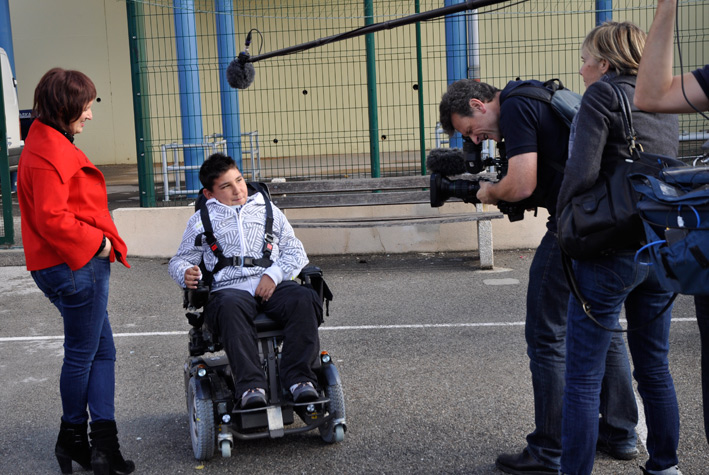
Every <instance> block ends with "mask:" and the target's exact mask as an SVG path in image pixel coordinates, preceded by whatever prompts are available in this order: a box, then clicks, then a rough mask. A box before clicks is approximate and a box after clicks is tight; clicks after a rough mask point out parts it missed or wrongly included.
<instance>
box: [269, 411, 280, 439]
mask: <svg viewBox="0 0 709 475" xmlns="http://www.w3.org/2000/svg"><path fill="white" fill-rule="evenodd" d="M266 416H267V417H268V432H269V433H270V435H271V438H272V439H275V438H277V437H283V434H284V432H283V412H282V411H281V406H268V407H267V408H266Z"/></svg>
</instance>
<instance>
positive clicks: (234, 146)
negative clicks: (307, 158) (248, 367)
mask: <svg viewBox="0 0 709 475" xmlns="http://www.w3.org/2000/svg"><path fill="white" fill-rule="evenodd" d="M215 11H216V23H217V51H218V54H219V85H220V91H221V93H220V99H221V105H222V135H223V136H224V140H226V150H227V154H228V155H229V156H230V157H232V158H233V159H234V160H235V161H236V165H237V166H238V167H239V170H241V172H242V173H244V169H243V167H242V158H241V122H240V118H239V94H238V92H237V90H236V89H233V88H232V87H231V86H230V85H229V82H228V81H227V78H226V70H227V67H229V63H231V61H232V60H233V59H234V58H235V57H236V46H235V44H234V4H233V2H232V0H215ZM251 179H252V180H253V179H255V177H251Z"/></svg>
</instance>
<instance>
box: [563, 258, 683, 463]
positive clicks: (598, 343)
mask: <svg viewBox="0 0 709 475" xmlns="http://www.w3.org/2000/svg"><path fill="white" fill-rule="evenodd" d="M574 273H575V275H576V280H577V282H578V285H579V289H580V291H581V294H582V295H583V296H584V297H585V298H586V299H587V300H588V302H589V304H590V308H591V312H592V314H593V316H594V317H595V318H596V319H597V320H598V321H599V322H600V323H601V324H603V325H604V326H606V327H609V328H620V324H619V314H620V311H621V307H623V305H625V313H626V318H627V320H628V326H629V327H631V328H633V327H640V328H638V329H637V330H634V331H630V332H628V333H627V338H628V347H629V348H630V354H631V356H632V358H633V364H634V371H633V375H634V377H635V380H636V381H637V383H638V392H639V393H640V396H641V397H642V401H643V407H644V409H645V420H646V423H647V428H648V437H647V450H648V453H649V456H650V458H649V460H648V462H647V463H646V465H645V468H646V469H647V470H649V471H651V473H658V474H674V473H677V468H676V465H677V462H678V460H677V444H678V441H679V409H678V406H677V397H676V395H675V389H674V383H673V381H672V376H671V375H670V370H669V363H668V358H667V355H668V351H669V332H670V318H671V308H670V309H669V310H667V311H665V312H664V313H663V314H662V315H661V316H660V317H659V318H657V319H655V320H652V321H651V319H652V318H653V317H654V316H656V315H658V314H659V313H660V311H661V310H662V309H663V307H664V306H665V305H666V304H667V302H668V301H669V300H670V298H671V296H672V294H671V293H670V292H668V291H666V290H664V289H663V288H662V287H661V286H660V284H659V282H658V281H657V278H656V277H655V274H654V271H653V269H652V267H650V266H646V265H642V263H636V262H635V261H634V253H632V252H622V253H617V254H615V255H613V256H610V257H601V258H597V259H593V260H589V261H574ZM642 325H644V326H642ZM612 337H613V333H612V332H610V331H608V330H604V329H602V328H600V327H599V326H597V325H596V324H595V323H594V322H592V321H591V319H590V318H588V316H587V315H586V314H585V313H584V311H583V309H582V308H581V306H580V304H579V302H578V301H577V300H576V299H575V298H574V297H571V298H570V299H569V314H568V331H567V336H566V388H565V391H564V409H563V422H562V447H563V452H562V455H561V471H562V472H563V473H565V474H573V475H577V474H590V473H591V471H592V469H593V461H594V456H595V454H596V441H597V437H598V410H599V406H600V392H601V381H602V379H603V376H604V374H605V372H606V354H607V353H608V351H609V348H610V346H611V339H612Z"/></svg>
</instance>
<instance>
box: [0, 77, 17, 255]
mask: <svg viewBox="0 0 709 475" xmlns="http://www.w3.org/2000/svg"><path fill="white" fill-rule="evenodd" d="M1 68H2V65H1V64H0V78H2V70H1ZM4 111H5V93H4V92H3V89H2V80H0V185H1V186H0V190H2V225H3V226H2V227H3V230H4V232H3V233H2V236H0V243H2V244H13V243H14V242H15V226H14V222H13V221H12V183H10V157H9V150H8V149H7V122H6V120H5V112H4ZM18 120H19V117H18Z"/></svg>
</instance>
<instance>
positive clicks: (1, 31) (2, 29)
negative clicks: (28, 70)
mask: <svg viewBox="0 0 709 475" xmlns="http://www.w3.org/2000/svg"><path fill="white" fill-rule="evenodd" d="M0 48H2V49H4V50H5V52H6V53H7V59H8V60H9V61H10V68H11V69H12V77H16V76H17V69H15V51H14V49H13V47H12V25H11V24H10V0H0Z"/></svg>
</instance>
